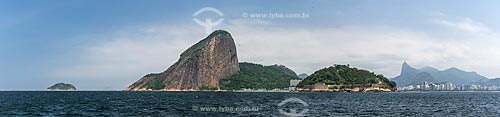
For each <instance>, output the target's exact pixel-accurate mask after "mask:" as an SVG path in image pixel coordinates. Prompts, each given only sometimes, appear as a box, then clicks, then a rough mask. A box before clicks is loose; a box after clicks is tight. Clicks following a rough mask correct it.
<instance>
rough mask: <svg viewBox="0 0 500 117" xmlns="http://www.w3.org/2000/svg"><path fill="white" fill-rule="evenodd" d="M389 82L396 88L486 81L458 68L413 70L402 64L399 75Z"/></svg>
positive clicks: (475, 74) (406, 64) (484, 78)
mask: <svg viewBox="0 0 500 117" xmlns="http://www.w3.org/2000/svg"><path fill="white" fill-rule="evenodd" d="M391 80H393V81H395V82H396V83H397V84H398V86H408V85H416V84H422V83H423V82H424V81H430V82H435V83H437V82H450V83H453V84H472V83H475V82H481V81H485V80H488V79H487V78H486V77H484V76H481V75H479V74H477V73H476V72H466V71H463V70H460V69H458V68H450V69H446V70H442V71H440V70H438V69H435V68H432V67H424V68H421V69H415V68H413V67H411V66H410V65H408V63H406V62H404V63H403V65H402V68H401V74H400V75H399V76H397V77H395V78H393V79H391Z"/></svg>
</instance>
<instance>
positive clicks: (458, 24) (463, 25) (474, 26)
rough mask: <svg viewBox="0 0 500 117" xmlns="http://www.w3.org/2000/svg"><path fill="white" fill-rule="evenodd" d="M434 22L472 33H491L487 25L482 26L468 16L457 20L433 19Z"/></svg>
mask: <svg viewBox="0 0 500 117" xmlns="http://www.w3.org/2000/svg"><path fill="white" fill-rule="evenodd" d="M434 22H435V23H438V24H442V25H446V26H450V27H453V28H456V29H460V30H464V31H469V32H473V33H492V32H491V31H490V29H489V28H488V27H486V26H484V24H483V23H481V22H477V21H474V20H472V19H471V18H468V17H466V18H463V19H461V20H459V21H450V20H445V19H434Z"/></svg>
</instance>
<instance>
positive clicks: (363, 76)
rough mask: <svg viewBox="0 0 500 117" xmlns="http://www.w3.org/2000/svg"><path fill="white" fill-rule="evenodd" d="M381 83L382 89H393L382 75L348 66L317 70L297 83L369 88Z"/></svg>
mask: <svg viewBox="0 0 500 117" xmlns="http://www.w3.org/2000/svg"><path fill="white" fill-rule="evenodd" d="M379 81H380V82H381V86H382V87H384V88H394V87H396V83H395V82H393V81H390V80H389V79H387V78H386V77H384V76H383V75H377V74H375V73H373V72H370V71H367V70H363V69H357V68H354V67H353V68H351V67H350V66H349V65H334V66H330V67H327V68H323V69H321V70H318V71H316V72H314V73H313V74H311V75H310V76H308V77H307V78H306V79H304V80H303V81H302V82H300V83H299V85H298V87H303V86H305V85H314V84H316V83H325V84H326V85H343V86H347V87H370V86H371V85H372V84H377V83H379Z"/></svg>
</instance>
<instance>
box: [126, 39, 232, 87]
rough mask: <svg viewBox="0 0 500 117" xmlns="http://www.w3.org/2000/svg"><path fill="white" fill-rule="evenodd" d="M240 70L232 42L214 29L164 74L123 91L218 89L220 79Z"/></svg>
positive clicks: (143, 80)
mask: <svg viewBox="0 0 500 117" xmlns="http://www.w3.org/2000/svg"><path fill="white" fill-rule="evenodd" d="M239 70H240V68H239V64H238V56H237V54H236V46H235V44H234V40H233V38H232V37H231V34H229V33H228V32H226V31H223V30H217V31H215V32H213V33H212V34H210V35H209V36H208V37H206V38H205V39H203V40H201V41H200V42H198V43H196V44H195V45H193V46H191V47H189V48H188V49H187V50H185V51H184V52H183V53H182V54H181V55H180V58H179V60H178V61H177V62H176V63H174V64H173V65H172V66H170V67H169V68H168V69H167V70H166V71H164V72H162V73H157V74H148V75H146V76H144V77H143V78H141V79H139V80H138V81H137V82H135V83H134V84H132V85H130V86H129V87H128V88H127V89H126V90H200V89H204V88H211V89H219V80H220V79H222V78H226V77H229V76H231V75H233V74H236V73H238V72H239Z"/></svg>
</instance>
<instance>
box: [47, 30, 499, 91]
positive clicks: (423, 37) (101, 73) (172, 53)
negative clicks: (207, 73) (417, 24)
mask: <svg viewBox="0 0 500 117" xmlns="http://www.w3.org/2000/svg"><path fill="white" fill-rule="evenodd" d="M253 21H254V20H229V21H228V22H227V23H225V24H223V25H222V26H221V27H225V28H224V29H226V30H228V31H229V32H230V33H232V36H233V38H234V39H235V42H236V46H237V49H238V56H239V60H240V61H247V62H255V63H262V64H266V65H269V64H283V65H286V66H288V67H290V68H292V69H293V70H295V71H296V72H297V73H303V72H306V73H309V74H310V73H312V72H313V71H315V70H318V69H321V68H323V67H326V66H330V65H333V64H350V65H352V66H356V67H361V68H365V69H369V70H372V71H375V72H376V73H380V74H384V75H386V76H389V77H393V76H396V75H398V74H399V71H400V65H401V63H402V62H403V61H405V60H407V61H409V62H410V64H413V65H415V66H417V67H424V66H426V65H429V66H433V67H437V68H440V69H445V68H449V67H458V68H462V69H465V70H470V71H477V72H479V73H483V75H487V76H500V73H496V71H500V69H499V67H497V66H500V63H498V62H496V61H497V60H500V53H498V52H497V50H500V47H498V46H496V45H499V44H500V42H499V41H498V39H497V38H495V37H491V38H490V39H483V40H484V41H476V40H475V39H469V38H467V39H457V40H456V41H449V40H441V39H437V38H435V37H433V36H432V35H429V34H428V33H426V32H420V31H414V30H408V29H402V28H398V27H391V26H341V27H334V28H323V29H300V28H280V27H271V26H273V22H270V21H263V20H257V21H255V22H253ZM439 22H441V23H443V24H447V25H450V26H452V25H457V27H460V28H463V29H464V30H465V29H467V30H465V31H480V32H484V31H489V30H488V28H486V27H478V26H477V25H476V26H472V24H478V23H476V22H473V21H472V20H470V21H463V22H462V23H465V24H457V22H449V21H445V20H441V21H439ZM467 23H468V24H467ZM458 25H461V26H458ZM462 25H463V26H462ZM176 27H185V28H175V27H171V26H167V25H157V26H146V27H140V28H137V29H136V30H134V29H132V30H123V31H117V33H116V34H115V36H112V37H111V38H110V39H105V41H102V42H100V43H96V44H92V45H89V46H87V47H85V48H84V53H83V56H84V57H83V58H82V59H79V60H76V61H75V62H74V63H73V64H69V65H64V66H57V68H55V70H54V71H57V73H56V75H57V77H73V76H78V78H77V79H80V78H86V79H87V80H90V81H99V79H102V78H106V79H113V78H114V80H116V81H118V80H121V81H122V83H121V84H113V85H114V86H118V87H120V86H121V87H126V85H129V84H130V83H132V82H134V81H135V80H137V79H139V78H140V77H141V76H143V75H144V74H146V73H150V72H161V71H163V70H165V69H166V68H167V67H168V66H170V65H171V64H172V63H174V62H175V61H176V60H177V59H178V57H179V54H180V53H181V52H182V51H183V50H185V49H186V48H188V47H189V46H190V45H192V44H194V43H196V42H197V41H199V40H201V39H202V38H204V37H205V36H206V35H205V34H204V29H203V28H202V27H196V26H176ZM458 38H460V37H459V36H458ZM106 84H107V83H103V84H102V85H106ZM88 85H89V86H90V84H88ZM110 85H111V84H110Z"/></svg>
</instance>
